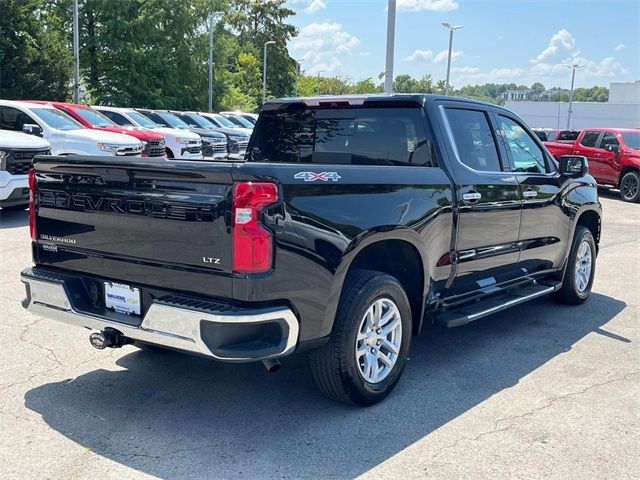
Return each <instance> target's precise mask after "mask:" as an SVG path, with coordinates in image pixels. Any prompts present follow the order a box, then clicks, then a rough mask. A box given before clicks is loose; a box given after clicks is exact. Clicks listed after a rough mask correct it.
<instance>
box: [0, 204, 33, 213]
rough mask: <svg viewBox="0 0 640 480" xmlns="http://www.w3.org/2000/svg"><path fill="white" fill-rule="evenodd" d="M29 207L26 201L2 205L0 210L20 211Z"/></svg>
mask: <svg viewBox="0 0 640 480" xmlns="http://www.w3.org/2000/svg"><path fill="white" fill-rule="evenodd" d="M28 207H29V204H28V203H24V204H22V205H12V206H10V207H2V210H3V211H5V212H21V211H22V210H25V209H26V208H28Z"/></svg>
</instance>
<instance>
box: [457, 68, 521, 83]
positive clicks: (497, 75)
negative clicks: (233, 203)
mask: <svg viewBox="0 0 640 480" xmlns="http://www.w3.org/2000/svg"><path fill="white" fill-rule="evenodd" d="M452 71H453V72H454V73H457V74H458V75H457V76H456V78H455V81H454V82H453V83H454V84H456V83H457V84H468V83H503V82H516V83H518V82H519V81H520V78H519V77H522V76H523V75H525V74H526V73H527V71H526V70H525V69H523V68H519V67H515V68H493V69H491V70H490V71H488V72H481V71H480V69H479V68H477V67H460V68H454V69H452Z"/></svg>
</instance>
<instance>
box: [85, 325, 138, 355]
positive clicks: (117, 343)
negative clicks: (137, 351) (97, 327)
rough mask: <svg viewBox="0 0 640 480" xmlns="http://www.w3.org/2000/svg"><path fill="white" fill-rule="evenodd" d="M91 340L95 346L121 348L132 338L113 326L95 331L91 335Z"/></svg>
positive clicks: (101, 348) (98, 347)
mask: <svg viewBox="0 0 640 480" xmlns="http://www.w3.org/2000/svg"><path fill="white" fill-rule="evenodd" d="M89 342H90V343H91V346H92V347H93V348H97V349H98V350H104V349H105V348H107V347H109V348H120V347H122V346H123V345H126V344H127V343H130V340H129V339H128V338H126V337H125V336H124V335H122V334H121V333H120V332H118V331H117V330H114V329H113V328H107V329H106V330H103V331H102V332H93V333H92V334H91V335H89Z"/></svg>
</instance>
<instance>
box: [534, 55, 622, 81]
mask: <svg viewBox="0 0 640 480" xmlns="http://www.w3.org/2000/svg"><path fill="white" fill-rule="evenodd" d="M567 60H570V61H571V64H573V63H575V64H578V65H581V68H579V69H578V70H577V72H578V73H576V75H579V76H580V77H582V78H589V77H616V76H618V75H623V74H625V73H627V69H626V68H625V67H624V66H623V65H622V64H621V63H620V62H618V61H617V60H616V59H615V57H605V58H603V59H602V60H600V61H594V60H590V59H588V58H584V57H581V56H579V55H578V56H575V57H571V58H570V59H567ZM565 64H566V63H565V62H562V63H554V64H551V63H538V64H536V65H534V66H533V67H531V70H530V73H531V74H532V75H536V76H540V77H554V76H558V77H561V76H567V78H568V75H569V74H568V69H567V67H565V66H564V65H565Z"/></svg>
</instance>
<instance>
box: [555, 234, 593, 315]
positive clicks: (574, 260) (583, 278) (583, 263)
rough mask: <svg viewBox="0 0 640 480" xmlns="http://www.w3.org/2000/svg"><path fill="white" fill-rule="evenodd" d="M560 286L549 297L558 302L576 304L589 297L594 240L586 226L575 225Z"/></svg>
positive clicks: (591, 281)
mask: <svg viewBox="0 0 640 480" xmlns="http://www.w3.org/2000/svg"><path fill="white" fill-rule="evenodd" d="M565 268H566V271H565V273H564V280H563V281H562V287H560V290H558V291H557V292H554V293H553V294H551V297H552V298H553V299H554V300H556V301H557V302H559V303H565V304H568V305H578V304H580V303H583V302H585V301H586V300H587V298H589V295H590V294H591V286H592V285H593V278H594V275H595V272H596V242H595V240H594V239H593V235H592V234H591V231H590V230H589V229H588V228H585V227H581V226H579V227H577V228H576V233H575V234H574V237H573V245H572V247H571V252H570V254H569V259H568V260H567V266H566V267H565Z"/></svg>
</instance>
